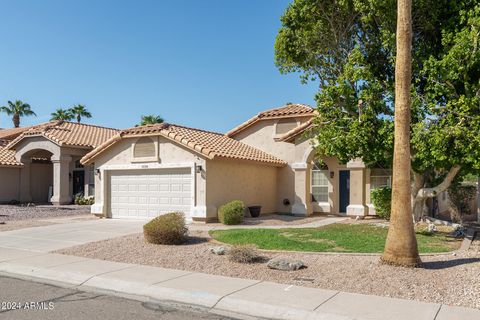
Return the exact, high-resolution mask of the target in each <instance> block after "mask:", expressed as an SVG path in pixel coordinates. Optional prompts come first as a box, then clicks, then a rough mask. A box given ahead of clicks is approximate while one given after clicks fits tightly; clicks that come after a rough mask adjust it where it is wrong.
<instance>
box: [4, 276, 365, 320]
mask: <svg viewBox="0 0 480 320" xmlns="http://www.w3.org/2000/svg"><path fill="white" fill-rule="evenodd" d="M45 269H47V268H45ZM0 276H5V277H9V278H14V279H20V280H26V281H33V282H37V283H42V284H47V285H52V286H56V287H60V288H66V289H71V290H78V291H85V292H92V293H100V294H105V295H112V296H116V297H121V298H125V299H130V300H135V301H140V302H147V303H154V304H169V305H177V306H183V307H189V308H193V309H197V310H203V311H207V312H209V313H213V314H217V315H223V316H228V317H232V318H236V319H240V320H253V319H257V320H258V319H275V320H368V319H364V318H358V317H355V318H352V317H346V316H342V315H337V314H331V313H319V312H314V311H308V310H302V309H297V308H288V307H280V306H276V305H270V304H263V303H257V304H253V305H252V302H250V301H245V300H242V299H232V298H228V300H227V301H226V303H225V304H224V306H223V307H217V305H218V304H219V303H220V302H222V301H223V300H224V299H226V298H227V297H228V295H227V296H225V297H222V298H220V299H219V300H218V301H217V302H216V304H215V305H214V306H213V307H208V306H205V305H201V304H198V303H197V302H198V301H191V302H190V303H188V302H186V301H185V300H183V301H182V300H175V299H156V298H154V297H151V296H148V295H143V294H135V293H127V292H120V291H117V290H112V289H105V288H100V287H95V286H91V285H84V284H80V285H78V284H76V283H73V282H72V283H68V282H66V281H56V280H52V279H50V278H42V277H40V276H33V275H25V274H15V273H11V272H4V271H0ZM184 293H185V295H186V296H188V295H190V292H189V291H186V290H184ZM259 311H260V312H259Z"/></svg>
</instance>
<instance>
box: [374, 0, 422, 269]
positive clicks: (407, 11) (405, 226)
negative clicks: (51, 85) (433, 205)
mask: <svg viewBox="0 0 480 320" xmlns="http://www.w3.org/2000/svg"><path fill="white" fill-rule="evenodd" d="M411 46H412V0H398V2H397V56H396V62H395V144H394V152H393V183H392V213H391V218H390V227H389V228H388V236H387V242H386V244H385V250H384V253H383V255H382V258H381V260H382V261H383V262H385V263H388V264H393V265H399V266H400V265H401V266H410V267H413V266H417V265H419V264H420V263H421V261H420V257H419V255H418V247H417V239H416V238H415V231H414V227H413V219H412V207H411V185H410V169H411V163H410V106H411V97H410V87H411V78H412V53H411Z"/></svg>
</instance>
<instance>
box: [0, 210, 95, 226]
mask: <svg viewBox="0 0 480 320" xmlns="http://www.w3.org/2000/svg"><path fill="white" fill-rule="evenodd" d="M94 218H95V217H94V216H93V215H92V214H90V206H74V205H71V206H61V207H55V206H46V205H45V206H30V207H27V206H16V205H0V232H1V231H11V230H17V229H24V228H32V227H42V226H48V225H51V224H55V223H65V222H68V221H71V220H72V219H73V220H85V219H94ZM63 220H65V221H63Z"/></svg>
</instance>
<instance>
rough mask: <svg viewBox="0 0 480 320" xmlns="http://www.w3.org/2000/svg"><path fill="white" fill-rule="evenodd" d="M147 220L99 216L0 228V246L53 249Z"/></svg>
mask: <svg viewBox="0 0 480 320" xmlns="http://www.w3.org/2000/svg"><path fill="white" fill-rule="evenodd" d="M144 224H145V221H144V220H120V219H98V220H88V221H81V222H71V223H60V224H54V225H49V226H43V227H34V228H25V229H18V230H12V231H4V232H0V247H3V248H10V249H21V250H30V251H36V252H50V251H55V250H59V249H63V248H68V247H72V246H76V245H81V244H85V243H88V242H93V241H100V240H105V239H111V238H116V237H121V236H124V235H128V234H133V233H139V232H142V226H143V225H144Z"/></svg>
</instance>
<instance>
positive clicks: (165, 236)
mask: <svg viewBox="0 0 480 320" xmlns="http://www.w3.org/2000/svg"><path fill="white" fill-rule="evenodd" d="M143 235H144V237H145V240H146V241H147V242H149V243H153V244H182V243H185V242H186V241H187V237H188V228H187V226H186V225H185V215H184V214H183V213H181V212H171V213H167V214H164V215H161V216H159V217H156V218H155V219H153V220H151V221H150V222H149V223H147V224H146V225H144V226H143Z"/></svg>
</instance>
